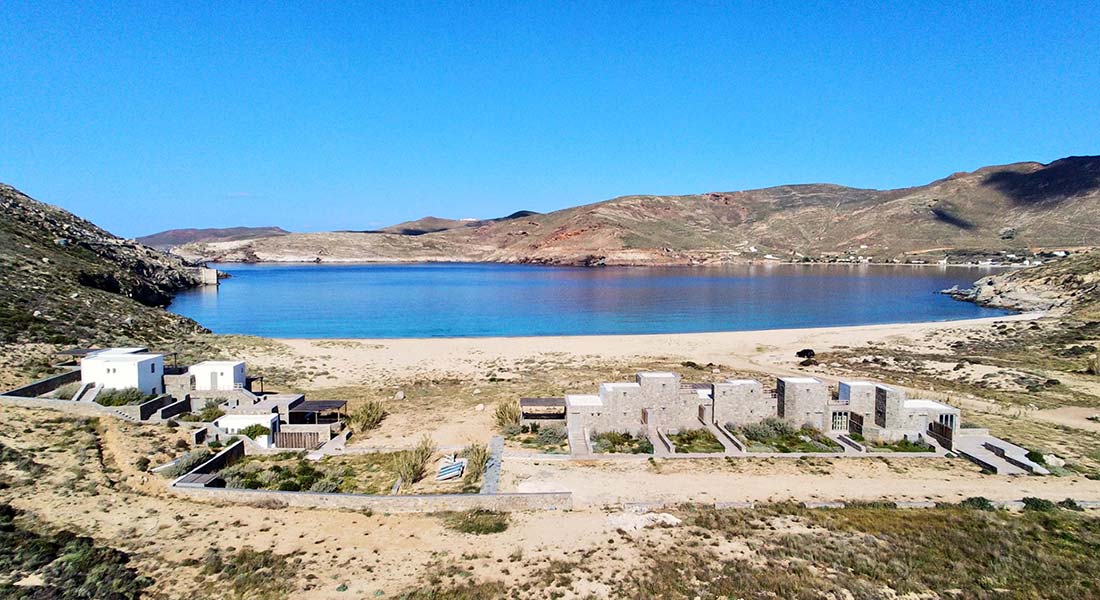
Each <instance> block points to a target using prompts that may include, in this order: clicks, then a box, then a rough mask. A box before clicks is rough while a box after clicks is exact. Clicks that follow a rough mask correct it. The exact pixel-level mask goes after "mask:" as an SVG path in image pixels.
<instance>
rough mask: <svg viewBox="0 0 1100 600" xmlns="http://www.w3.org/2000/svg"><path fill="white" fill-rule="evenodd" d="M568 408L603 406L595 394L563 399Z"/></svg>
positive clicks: (576, 395) (577, 395) (571, 395)
mask: <svg viewBox="0 0 1100 600" xmlns="http://www.w3.org/2000/svg"><path fill="white" fill-rule="evenodd" d="M565 403H566V404H568V405H569V406H603V400H600V397H599V396H597V395H595V394H570V395H568V396H566V397H565Z"/></svg>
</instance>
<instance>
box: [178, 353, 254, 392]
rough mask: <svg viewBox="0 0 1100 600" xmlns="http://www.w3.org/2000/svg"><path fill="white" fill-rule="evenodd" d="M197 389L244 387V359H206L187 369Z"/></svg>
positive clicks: (212, 389) (211, 389)
mask: <svg viewBox="0 0 1100 600" xmlns="http://www.w3.org/2000/svg"><path fill="white" fill-rule="evenodd" d="M187 372H188V373H190V374H191V375H192V376H193V377H194V380H195V389H196V390H199V391H214V390H234V389H240V388H243V387H245V380H246V378H247V377H246V374H245V368H244V361H241V360H208V361H204V362H201V363H199V364H197V365H194V366H192V367H190V368H188V369H187Z"/></svg>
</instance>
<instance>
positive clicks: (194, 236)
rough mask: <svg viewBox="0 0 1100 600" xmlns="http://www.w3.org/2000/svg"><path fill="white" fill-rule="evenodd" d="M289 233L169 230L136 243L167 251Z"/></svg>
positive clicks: (237, 229)
mask: <svg viewBox="0 0 1100 600" xmlns="http://www.w3.org/2000/svg"><path fill="white" fill-rule="evenodd" d="M287 233H290V232H289V231H287V230H285V229H283V228H281V227H223V228H210V229H169V230H167V231H161V232H159V233H154V234H150V235H145V236H142V237H139V238H137V242H138V243H140V244H144V245H146V246H149V247H150V248H156V249H157V250H169V249H171V248H174V247H176V246H182V245H183V244H193V243H196V242H217V241H234V240H250V239H255V238H261V237H273V236H278V235H286V234H287Z"/></svg>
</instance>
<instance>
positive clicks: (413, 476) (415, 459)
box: [390, 436, 435, 484]
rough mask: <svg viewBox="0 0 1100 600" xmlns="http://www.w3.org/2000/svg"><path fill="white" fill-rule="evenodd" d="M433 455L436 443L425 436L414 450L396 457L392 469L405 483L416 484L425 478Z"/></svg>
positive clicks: (399, 453)
mask: <svg viewBox="0 0 1100 600" xmlns="http://www.w3.org/2000/svg"><path fill="white" fill-rule="evenodd" d="M433 454H435V442H434V441H432V438H430V437H428V436H424V437H422V438H420V441H419V442H417V444H416V447H415V448H413V449H412V450H405V451H403V452H398V453H397V454H396V455H394V457H393V461H392V462H391V464H390V469H391V471H393V474H394V476H395V477H397V478H399V479H400V480H401V481H402V482H403V483H406V484H410V483H416V482H417V481H420V480H421V479H423V478H424V469H425V468H426V467H427V466H428V461H429V460H431V458H432V455H433Z"/></svg>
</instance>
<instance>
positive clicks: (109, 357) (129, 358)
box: [84, 353, 164, 363]
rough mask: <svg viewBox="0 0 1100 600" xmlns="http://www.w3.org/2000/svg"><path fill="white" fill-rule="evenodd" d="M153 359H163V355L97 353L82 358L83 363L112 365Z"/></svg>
mask: <svg viewBox="0 0 1100 600" xmlns="http://www.w3.org/2000/svg"><path fill="white" fill-rule="evenodd" d="M153 358H164V355H163V354H114V353H107V354H102V353H97V354H92V355H91V356H87V357H85V358H84V361H85V362H87V361H101V362H112V363H138V362H144V361H147V360H150V359H153Z"/></svg>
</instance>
